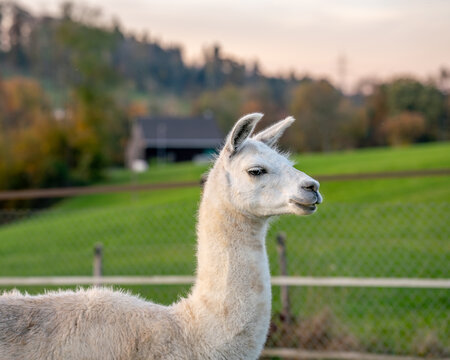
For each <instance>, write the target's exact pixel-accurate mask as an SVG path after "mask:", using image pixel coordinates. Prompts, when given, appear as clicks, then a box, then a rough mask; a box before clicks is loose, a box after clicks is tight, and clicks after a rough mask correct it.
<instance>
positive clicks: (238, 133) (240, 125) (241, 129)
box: [226, 113, 263, 154]
mask: <svg viewBox="0 0 450 360" xmlns="http://www.w3.org/2000/svg"><path fill="white" fill-rule="evenodd" d="M262 117H263V114H260V113H253V114H248V115H245V116H244V117H242V118H240V119H239V120H238V122H237V123H236V125H234V127H233V129H232V130H231V132H230V135H229V136H228V140H227V144H226V147H227V149H228V150H229V151H230V152H231V154H234V153H236V152H237V151H238V150H239V147H240V146H241V144H242V143H243V142H244V140H245V139H247V138H248V137H249V136H250V135H251V133H252V132H253V130H254V129H255V126H256V124H257V123H258V121H259V120H260V119H261V118H262Z"/></svg>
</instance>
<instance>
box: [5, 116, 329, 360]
mask: <svg viewBox="0 0 450 360" xmlns="http://www.w3.org/2000/svg"><path fill="white" fill-rule="evenodd" d="M261 117H262V115H261V114H250V115H247V116H245V117H243V118H241V119H240V120H239V121H238V122H237V123H236V125H235V126H234V128H233V130H232V131H231V133H230V135H229V136H228V138H227V141H226V144H225V146H224V148H223V149H222V151H221V153H220V155H219V156H218V158H217V160H216V162H215V164H214V166H213V168H212V169H211V171H210V172H209V175H208V179H207V181H206V184H205V188H204V191H203V197H202V202H201V205H200V210H199V214H198V216H199V219H198V228H197V233H198V251H197V256H198V266H197V279H196V281H195V285H194V286H193V288H192V291H191V293H190V295H189V296H188V297H187V298H185V299H182V300H180V301H178V302H177V303H175V304H173V305H171V306H168V307H165V306H161V305H156V304H153V303H149V302H146V301H144V300H142V299H140V298H137V297H134V296H131V295H129V294H124V293H122V292H114V291H111V290H108V289H99V288H92V289H89V290H79V291H77V292H71V291H61V292H55V293H48V294H45V295H39V296H28V295H22V294H20V293H18V292H10V293H6V294H3V295H2V296H0V359H1V360H12V359H14V360H17V359H23V360H35V359H36V360H37V359H39V360H43V359H45V360H50V359H55V360H56V359H58V360H59V359H65V360H71V359H73V360H75V359H76V360H81V359H92V360H94V359H95V360H113V359H117V360H131V359H133V360H135V359H142V360H144V359H145V360H149V359H166V360H167V359H168V360H171V359H177V360H179V359H190V360H192V359H211V360H212V359H224V360H225V359H227V360H231V359H239V360H241V359H257V358H258V356H259V355H260V353H261V350H262V348H263V345H264V342H265V340H266V336H267V331H268V327H269V321H270V308H271V291H270V273H269V264H268V261H267V254H266V248H265V236H266V232H267V228H268V220H269V218H270V217H271V216H274V215H280V214H297V215H306V214H312V213H313V212H314V211H315V210H316V205H317V204H319V203H321V202H322V197H321V195H320V194H319V192H318V188H319V184H318V182H317V181H315V180H313V179H312V178H310V177H309V176H307V175H305V174H304V173H302V172H300V171H298V170H296V169H295V168H294V167H293V166H292V164H291V162H290V161H289V160H288V159H287V158H286V157H285V156H283V155H281V154H280V153H278V152H277V151H276V150H275V149H274V146H275V144H276V142H277V140H278V138H279V137H280V136H281V135H282V133H283V132H284V130H285V129H286V128H287V127H288V126H289V125H291V123H292V122H293V121H294V119H293V118H291V117H289V118H287V119H285V120H282V121H280V122H278V123H277V124H275V125H273V126H271V127H269V128H268V129H266V130H264V131H263V132H261V133H259V134H257V135H255V136H253V137H250V135H251V134H252V132H253V129H254V127H255V125H256V123H257V122H258V121H259V120H260V118H261Z"/></svg>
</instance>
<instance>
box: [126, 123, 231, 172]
mask: <svg viewBox="0 0 450 360" xmlns="http://www.w3.org/2000/svg"><path fill="white" fill-rule="evenodd" d="M222 141H223V134H222V132H221V131H220V129H219V127H218V126H217V122H216V121H215V119H214V118H213V117H211V116H197V117H173V116H149V117H139V118H136V119H134V121H133V125H132V129H131V138H130V141H129V143H128V146H127V149H126V151H127V153H126V159H127V165H128V166H129V167H131V166H132V164H133V163H134V162H135V161H136V160H146V161H149V160H151V159H161V160H164V161H169V162H178V161H191V160H194V159H196V158H201V157H205V156H208V155H210V154H211V153H213V152H214V151H215V150H216V149H218V148H219V147H220V146H221V144H222Z"/></svg>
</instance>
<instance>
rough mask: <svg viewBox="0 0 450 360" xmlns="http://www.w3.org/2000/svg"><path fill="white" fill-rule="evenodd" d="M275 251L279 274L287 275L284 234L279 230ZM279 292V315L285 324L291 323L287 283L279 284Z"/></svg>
mask: <svg viewBox="0 0 450 360" xmlns="http://www.w3.org/2000/svg"><path fill="white" fill-rule="evenodd" d="M277 251H278V261H279V264H280V273H281V276H287V275H288V271H287V259H286V234H285V233H283V232H280V233H278V234H277ZM280 293H281V305H282V310H281V315H282V320H283V322H284V323H285V324H290V323H291V319H292V316H291V304H290V301H289V287H288V286H287V285H281V286H280Z"/></svg>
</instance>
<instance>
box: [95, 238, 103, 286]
mask: <svg viewBox="0 0 450 360" xmlns="http://www.w3.org/2000/svg"><path fill="white" fill-rule="evenodd" d="M102 275H103V245H102V244H100V243H98V244H96V245H95V247H94V263H93V276H94V286H100V285H101V284H102V281H101V278H102Z"/></svg>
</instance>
